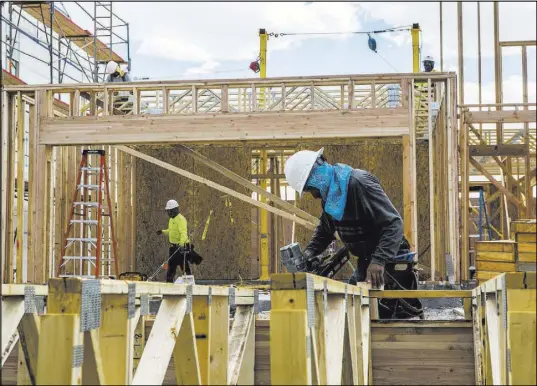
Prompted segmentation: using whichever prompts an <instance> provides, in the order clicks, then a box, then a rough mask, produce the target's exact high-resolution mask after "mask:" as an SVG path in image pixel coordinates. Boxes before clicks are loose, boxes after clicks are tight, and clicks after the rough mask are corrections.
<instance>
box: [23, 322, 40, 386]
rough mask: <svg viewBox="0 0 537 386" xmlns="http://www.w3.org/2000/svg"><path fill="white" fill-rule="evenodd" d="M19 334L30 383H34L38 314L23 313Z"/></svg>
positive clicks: (37, 343)
mask: <svg viewBox="0 0 537 386" xmlns="http://www.w3.org/2000/svg"><path fill="white" fill-rule="evenodd" d="M18 330H19V336H20V345H21V348H22V350H21V351H22V353H23V355H24V362H25V363H26V367H27V371H28V375H29V378H30V381H31V384H32V385H35V384H36V374H37V353H38V350H39V330H40V326H39V316H37V314H36V313H30V314H25V315H24V316H23V317H22V319H21V322H20V324H19V328H18Z"/></svg>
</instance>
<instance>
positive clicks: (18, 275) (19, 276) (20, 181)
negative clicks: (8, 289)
mask: <svg viewBox="0 0 537 386" xmlns="http://www.w3.org/2000/svg"><path fill="white" fill-rule="evenodd" d="M17 94H18V95H17V228H16V229H17V243H16V245H15V247H16V254H17V263H16V266H15V283H22V282H23V272H22V255H23V250H24V249H25V248H24V164H25V159H24V153H25V146H24V137H25V135H24V113H25V112H24V102H23V100H22V96H21V93H20V92H19V93H17Z"/></svg>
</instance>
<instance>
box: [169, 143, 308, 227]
mask: <svg viewBox="0 0 537 386" xmlns="http://www.w3.org/2000/svg"><path fill="white" fill-rule="evenodd" d="M179 149H180V150H181V151H182V152H184V153H185V154H188V155H189V156H191V157H192V158H194V159H195V160H196V161H199V162H200V163H202V164H203V165H205V166H208V167H210V168H211V169H213V170H216V171H217V172H219V173H220V174H222V175H224V176H226V177H228V178H229V179H231V180H233V181H235V182H236V183H238V184H240V185H242V186H244V187H245V188H248V189H250V190H253V191H254V192H256V193H258V194H261V195H264V196H265V197H267V199H269V200H272V202H274V203H275V204H276V205H278V206H280V207H281V208H283V209H286V210H287V211H288V212H289V213H293V214H295V215H297V216H299V217H301V218H303V219H305V220H307V221H310V222H312V223H314V224H315V223H317V222H318V221H319V219H318V218H317V217H315V216H312V215H311V214H309V213H308V212H305V211H303V210H301V209H299V208H297V207H296V206H294V205H292V204H290V203H288V202H287V201H284V200H282V199H281V198H280V197H279V196H277V195H275V194H272V193H270V192H268V191H266V190H265V189H262V188H260V187H259V186H257V185H255V184H252V183H251V182H250V181H248V180H247V179H246V178H243V177H241V176H239V175H238V174H235V173H233V172H232V171H231V170H229V169H226V168H225V167H223V166H222V165H220V164H218V163H216V162H214V161H212V160H210V159H209V158H207V157H205V156H203V155H201V154H199V153H198V152H196V151H194V150H192V149H189V148H188V147H186V146H184V145H179Z"/></svg>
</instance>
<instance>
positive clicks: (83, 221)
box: [71, 220, 97, 225]
mask: <svg viewBox="0 0 537 386" xmlns="http://www.w3.org/2000/svg"><path fill="white" fill-rule="evenodd" d="M71 223H72V224H73V223H76V224H90V225H97V220H71Z"/></svg>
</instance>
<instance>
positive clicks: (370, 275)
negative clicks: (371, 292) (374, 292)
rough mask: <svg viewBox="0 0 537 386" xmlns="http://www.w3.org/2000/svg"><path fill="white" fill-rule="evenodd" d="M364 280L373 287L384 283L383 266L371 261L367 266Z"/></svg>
mask: <svg viewBox="0 0 537 386" xmlns="http://www.w3.org/2000/svg"><path fill="white" fill-rule="evenodd" d="M366 281H367V282H368V283H371V285H372V286H373V288H374V289H377V288H380V287H381V286H383V285H384V266H382V265H380V264H375V263H371V264H369V267H368V268H367V276H366Z"/></svg>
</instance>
